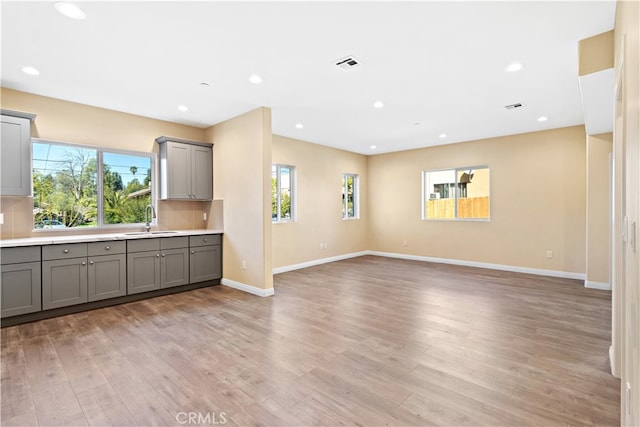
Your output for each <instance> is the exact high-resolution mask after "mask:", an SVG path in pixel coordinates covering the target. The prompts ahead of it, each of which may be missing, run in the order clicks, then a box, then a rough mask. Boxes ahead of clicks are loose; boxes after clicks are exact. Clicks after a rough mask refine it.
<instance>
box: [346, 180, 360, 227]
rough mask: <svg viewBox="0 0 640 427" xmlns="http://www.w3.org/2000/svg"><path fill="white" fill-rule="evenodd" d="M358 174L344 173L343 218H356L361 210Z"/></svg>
mask: <svg viewBox="0 0 640 427" xmlns="http://www.w3.org/2000/svg"><path fill="white" fill-rule="evenodd" d="M358 190H359V188H358V175H354V174H350V173H345V174H343V175H342V218H343V219H356V218H359V217H360V212H359V203H358V202H359V197H360V195H359V191H358Z"/></svg>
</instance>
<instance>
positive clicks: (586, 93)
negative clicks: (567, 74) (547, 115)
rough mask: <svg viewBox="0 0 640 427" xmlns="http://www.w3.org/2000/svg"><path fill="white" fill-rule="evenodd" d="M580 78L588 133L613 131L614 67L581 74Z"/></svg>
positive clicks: (595, 133) (585, 124)
mask: <svg viewBox="0 0 640 427" xmlns="http://www.w3.org/2000/svg"><path fill="white" fill-rule="evenodd" d="M578 80H579V83H580V95H581V97H582V110H583V112H584V126H585V129H586V132H587V134H588V135H597V134H599V133H605V132H613V106H614V103H615V102H614V101H615V96H614V85H613V81H614V76H613V68H609V69H606V70H602V71H598V72H596V73H591V74H587V75H584V76H580V77H579V79H578Z"/></svg>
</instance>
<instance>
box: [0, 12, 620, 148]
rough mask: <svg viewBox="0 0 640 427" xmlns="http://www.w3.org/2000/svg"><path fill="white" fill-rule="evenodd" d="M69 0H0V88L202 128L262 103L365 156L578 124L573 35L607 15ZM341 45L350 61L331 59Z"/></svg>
mask: <svg viewBox="0 0 640 427" xmlns="http://www.w3.org/2000/svg"><path fill="white" fill-rule="evenodd" d="M76 4H78V5H79V6H80V7H81V8H82V9H83V10H84V11H85V12H86V14H87V18H86V19H85V20H81V21H75V20H71V19H69V18H66V17H64V16H62V15H60V14H59V13H58V12H57V11H56V10H55V9H54V7H53V2H7V1H2V6H1V7H2V9H1V13H2V86H4V87H7V88H12V89H17V90H21V91H26V92H31V93H36V94H41V95H45V96H50V97H54V98H60V99H65V100H70V101H75V102H79V103H83V104H89V105H94V106H99V107H104V108H109V109H113V110H118V111H124V112H128V113H133V114H138V115H142V116H147V117H153V118H158V119H162V120H169V121H172V122H179V123H185V124H189V125H195V126H199V127H208V126H210V125H213V124H216V123H219V122H221V121H223V120H226V119H228V118H231V117H234V116H236V115H238V114H240V113H243V112H246V111H250V110H252V109H254V108H256V107H259V106H268V107H270V108H271V109H272V117H273V133H275V134H279V135H284V136H289V137H293V138H297V139H301V140H305V141H309V142H314V143H318V144H323V145H327V146H332V147H338V148H342V149H345V150H349V151H354V152H359V153H364V154H375V153H383V152H390V151H397V150H405V149H411V148H417V147H425V146H431V145H438V144H444V143H452V142H459V141H467V140H474V139H480V138H486V137H494V136H499V135H508V134H516V133H522V132H530V131H536V130H541V129H551V128H558V127H564V126H571V125H577V124H582V123H584V119H583V113H582V106H581V102H580V91H579V85H578V76H577V56H578V54H577V49H578V41H579V40H581V39H583V38H586V37H590V36H593V35H596V34H599V33H602V32H604V31H608V30H610V29H612V28H613V25H614V15H615V2H614V1H613V0H611V1H600V2H597V1H569V2H560V1H549V2H539V1H534V2H523V1H510V2H506V1H503V2H484V1H467V2H419V1H413V2H392V1H388V2H300V1H294V2H254V3H245V2H211V1H208V2H205V1H201V2H185V1H180V2H150V1H147V2H131V1H127V2H115V1H111V2H76ZM347 55H354V56H355V57H356V58H357V59H358V60H359V61H360V62H361V64H362V65H361V66H360V67H357V68H355V69H353V70H350V71H343V70H341V69H339V68H338V67H337V66H336V65H335V62H336V61H337V60H339V59H341V58H343V57H345V56H347ZM514 61H519V62H522V63H524V64H525V66H524V68H523V69H522V70H521V71H519V72H516V73H507V72H505V70H504V69H505V67H506V66H507V65H509V64H510V63H512V62H514ZM28 65H29V66H33V67H35V68H37V69H38V70H39V71H40V75H39V76H29V75H26V74H24V73H23V72H22V71H21V70H22V68H23V67H24V66H28ZM254 73H256V74H259V75H260V76H261V77H262V79H263V82H262V83H261V84H259V85H254V84H252V83H249V81H248V78H249V76H250V75H252V74H254ZM202 82H206V83H208V84H209V86H206V87H205V86H202V85H201V84H200V83H202ZM378 100H381V101H383V102H384V105H385V106H384V108H381V109H374V108H373V106H372V105H373V103H374V102H375V101H378ZM517 102H521V103H523V104H524V108H521V109H517V110H511V111H507V110H506V109H505V108H504V106H505V105H508V104H513V103H517ZM179 104H183V105H186V106H188V108H189V110H188V111H187V112H181V111H178V109H177V106H178V105H179ZM542 115H544V116H548V117H549V120H548V121H546V122H543V123H540V122H538V121H537V120H536V119H537V118H538V117H539V116H542ZM296 123H302V124H303V125H304V128H303V129H296V128H295V124H296ZM442 133H446V134H447V137H446V138H440V137H439V135H440V134H442ZM371 145H375V146H376V147H377V148H376V149H375V150H372V149H371Z"/></svg>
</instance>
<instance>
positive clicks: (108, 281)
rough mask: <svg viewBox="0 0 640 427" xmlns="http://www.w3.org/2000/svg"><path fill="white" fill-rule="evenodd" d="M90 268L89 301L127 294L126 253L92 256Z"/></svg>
mask: <svg viewBox="0 0 640 427" xmlns="http://www.w3.org/2000/svg"><path fill="white" fill-rule="evenodd" d="M88 270H89V273H88V274H89V276H88V293H89V301H98V300H101V299H107V298H114V297H119V296H123V295H126V294H127V257H126V255H124V254H119V255H101V256H96V257H90V258H89V267H88Z"/></svg>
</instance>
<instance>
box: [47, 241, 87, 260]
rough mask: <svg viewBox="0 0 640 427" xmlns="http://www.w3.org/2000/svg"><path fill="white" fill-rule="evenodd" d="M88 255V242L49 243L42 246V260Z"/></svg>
mask: <svg viewBox="0 0 640 427" xmlns="http://www.w3.org/2000/svg"><path fill="white" fill-rule="evenodd" d="M86 256H87V244H86V243H69V244H66V245H49V246H43V247H42V260H43V261H45V260H50V259H68V258H79V257H86Z"/></svg>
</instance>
